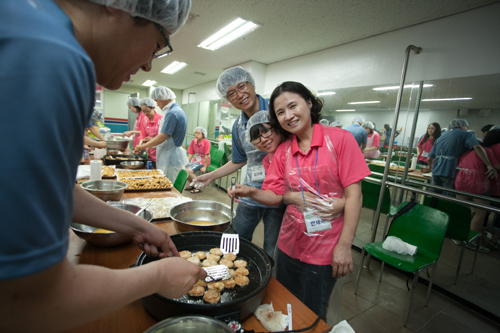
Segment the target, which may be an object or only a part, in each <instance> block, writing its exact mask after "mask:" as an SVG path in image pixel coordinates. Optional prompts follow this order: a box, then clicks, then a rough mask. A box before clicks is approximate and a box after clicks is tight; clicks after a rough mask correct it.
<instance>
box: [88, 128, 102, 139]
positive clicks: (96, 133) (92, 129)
mask: <svg viewBox="0 0 500 333" xmlns="http://www.w3.org/2000/svg"><path fill="white" fill-rule="evenodd" d="M88 130H90V132H92V134H94V135H95V136H96V138H98V139H99V140H101V141H106V140H104V138H103V137H102V135H101V132H99V129H98V128H97V127H96V126H92V127H89V128H88Z"/></svg>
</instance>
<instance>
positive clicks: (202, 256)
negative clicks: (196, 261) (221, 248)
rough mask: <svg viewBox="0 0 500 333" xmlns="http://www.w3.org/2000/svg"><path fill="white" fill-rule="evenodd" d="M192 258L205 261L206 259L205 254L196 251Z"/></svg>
mask: <svg viewBox="0 0 500 333" xmlns="http://www.w3.org/2000/svg"><path fill="white" fill-rule="evenodd" d="M193 257H198V258H200V260H205V259H206V257H207V254H206V253H205V252H203V251H198V252H196V253H195V254H193Z"/></svg>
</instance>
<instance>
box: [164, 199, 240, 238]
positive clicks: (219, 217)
mask: <svg viewBox="0 0 500 333" xmlns="http://www.w3.org/2000/svg"><path fill="white" fill-rule="evenodd" d="M231 214H233V218H234V216H235V212H234V211H233V212H231V207H229V206H228V205H225V204H222V203H220V202H216V201H209V200H192V201H187V202H183V203H181V204H178V205H175V206H173V207H171V208H170V209H169V210H168V215H169V216H170V217H171V218H172V220H174V226H175V229H176V230H177V232H188V231H221V232H222V231H224V230H226V228H227V227H228V226H229V217H230V216H231ZM191 221H208V222H215V223H217V224H214V225H194V224H189V223H187V222H191Z"/></svg>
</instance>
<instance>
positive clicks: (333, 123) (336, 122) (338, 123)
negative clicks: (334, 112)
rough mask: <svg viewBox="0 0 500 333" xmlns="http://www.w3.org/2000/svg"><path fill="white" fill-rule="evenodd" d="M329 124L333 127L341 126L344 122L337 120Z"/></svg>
mask: <svg viewBox="0 0 500 333" xmlns="http://www.w3.org/2000/svg"><path fill="white" fill-rule="evenodd" d="M330 126H333V127H342V126H344V123H343V122H341V121H340V120H337V121H332V122H331V124H330Z"/></svg>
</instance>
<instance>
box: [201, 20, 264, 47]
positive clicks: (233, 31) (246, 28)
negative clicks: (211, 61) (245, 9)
mask: <svg viewBox="0 0 500 333" xmlns="http://www.w3.org/2000/svg"><path fill="white" fill-rule="evenodd" d="M258 27H260V25H258V24H255V23H253V22H250V21H246V20H244V19H242V18H239V17H238V18H237V19H236V20H234V21H233V22H231V23H229V24H228V25H226V26H225V27H224V28H222V29H220V30H219V31H217V32H216V33H215V34H213V35H212V36H210V37H208V38H207V39H205V40H204V41H203V42H201V43H200V45H198V47H201V48H204V49H207V50H211V51H215V50H217V49H218V48H220V47H222V46H224V45H226V44H229V43H231V42H232V41H233V40H235V39H236V38H239V37H241V36H243V35H246V34H247V33H249V32H252V31H254V30H255V29H257V28H258Z"/></svg>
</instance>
